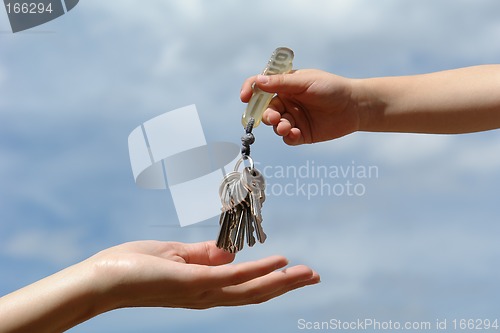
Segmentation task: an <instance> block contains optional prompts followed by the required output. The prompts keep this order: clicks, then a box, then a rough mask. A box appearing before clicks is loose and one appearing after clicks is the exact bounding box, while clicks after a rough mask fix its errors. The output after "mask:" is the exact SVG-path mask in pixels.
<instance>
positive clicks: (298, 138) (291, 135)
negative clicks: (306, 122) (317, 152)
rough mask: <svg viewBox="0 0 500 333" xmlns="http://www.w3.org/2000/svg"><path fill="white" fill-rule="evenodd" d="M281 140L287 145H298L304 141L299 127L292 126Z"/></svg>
mask: <svg viewBox="0 0 500 333" xmlns="http://www.w3.org/2000/svg"><path fill="white" fill-rule="evenodd" d="M283 141H284V142H285V143H286V144H287V145H289V146H298V145H301V144H304V143H305V139H304V136H303V135H302V132H301V130H300V129H298V128H296V127H294V128H292V129H291V130H290V132H288V135H286V136H284V137H283Z"/></svg>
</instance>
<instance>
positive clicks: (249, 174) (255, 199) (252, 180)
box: [242, 167, 267, 243]
mask: <svg viewBox="0 0 500 333" xmlns="http://www.w3.org/2000/svg"><path fill="white" fill-rule="evenodd" d="M242 178H243V183H244V184H245V187H246V188H247V189H248V192H249V193H248V194H249V196H248V198H249V205H250V211H251V213H252V217H253V218H252V219H251V220H253V221H252V222H253V225H254V227H255V233H256V235H257V240H258V241H259V242H260V243H264V242H265V240H266V238H267V235H266V234H265V233H264V229H263V228H262V212H261V208H262V204H263V202H264V200H266V196H265V192H264V191H265V189H266V181H265V179H264V176H263V175H262V173H260V172H259V170H257V169H255V168H253V169H252V168H248V167H247V168H245V169H244V170H243V174H242Z"/></svg>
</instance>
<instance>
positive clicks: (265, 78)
mask: <svg viewBox="0 0 500 333" xmlns="http://www.w3.org/2000/svg"><path fill="white" fill-rule="evenodd" d="M255 81H256V82H258V83H262V84H267V83H269V76H267V75H262V74H259V75H257V78H256V79H255Z"/></svg>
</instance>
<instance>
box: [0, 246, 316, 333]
mask: <svg viewBox="0 0 500 333" xmlns="http://www.w3.org/2000/svg"><path fill="white" fill-rule="evenodd" d="M234 257H235V255H234V254H230V253H228V252H225V251H223V250H221V249H218V248H217V247H216V246H215V243H214V242H203V243H195V244H184V243H177V242H159V241H138V242H131V243H125V244H121V245H118V246H115V247H112V248H109V249H106V250H104V251H101V252H99V253H97V254H96V255H94V256H92V257H90V258H89V259H87V260H85V261H82V262H80V263H78V264H76V265H73V266H71V267H68V268H66V269H64V270H62V271H60V272H58V273H55V274H54V275H51V276H49V277H47V278H45V279H43V280H40V281H37V282H35V283H33V284H31V285H29V286H27V287H25V288H22V289H20V290H17V291H15V292H13V293H11V294H9V295H6V296H4V297H2V298H0V318H2V323H1V326H0V332H62V331H65V330H67V329H69V328H71V327H73V326H75V325H77V324H79V323H81V322H83V321H85V320H88V319H90V318H92V317H94V316H97V315H99V314H101V313H104V312H107V311H111V310H114V309H119V308H124V307H172V308H173V307H175V308H189V309H206V308H211V307H216V306H238V305H246V304H257V303H262V302H265V301H268V300H270V299H272V298H274V297H277V296H280V295H282V294H284V293H286V292H288V291H291V290H294V289H297V288H301V287H303V286H307V285H312V284H316V283H318V282H319V279H320V278H319V275H318V274H317V273H316V272H314V271H313V270H311V269H310V268H309V267H306V266H302V265H299V266H293V267H290V268H285V269H282V268H283V267H285V266H286V265H287V264H288V261H287V259H286V258H284V257H282V256H271V257H267V258H264V259H261V260H257V261H252V262H244V263H238V264H232V265H227V264H229V263H231V262H232V261H233V260H234ZM280 269H281V270H280ZM27 309H29V311H27Z"/></svg>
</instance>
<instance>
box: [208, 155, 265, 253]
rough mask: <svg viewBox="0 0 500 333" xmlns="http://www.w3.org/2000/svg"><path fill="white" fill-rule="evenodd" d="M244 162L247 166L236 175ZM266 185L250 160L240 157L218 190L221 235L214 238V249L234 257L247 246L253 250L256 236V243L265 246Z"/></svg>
mask: <svg viewBox="0 0 500 333" xmlns="http://www.w3.org/2000/svg"><path fill="white" fill-rule="evenodd" d="M244 159H247V160H248V161H249V162H250V166H247V167H244V168H243V171H242V172H239V171H238V168H239V166H240V164H241V163H242V162H243V160H244ZM265 188H266V181H265V180H264V176H263V175H262V173H260V172H259V171H258V170H257V169H256V168H255V166H254V163H253V160H252V158H251V157H249V156H248V157H246V158H245V157H242V158H241V159H240V160H239V161H238V163H236V166H235V168H234V171H233V172H230V173H228V174H227V175H226V176H225V177H224V179H223V180H222V183H221V185H220V187H219V196H220V198H221V202H222V214H221V216H220V222H219V223H220V231H219V236H218V237H217V247H219V248H222V249H224V250H226V251H228V252H231V253H236V252H238V251H240V250H241V249H242V248H243V244H244V242H245V238H246V242H247V244H248V246H254V244H255V236H254V235H253V233H254V231H255V232H256V236H257V240H258V241H259V242H260V243H264V241H265V240H266V238H267V236H266V234H265V233H264V229H263V228H262V214H261V209H262V203H263V202H264V200H266V195H265V192H264V191H265Z"/></svg>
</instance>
